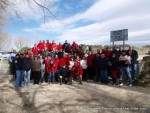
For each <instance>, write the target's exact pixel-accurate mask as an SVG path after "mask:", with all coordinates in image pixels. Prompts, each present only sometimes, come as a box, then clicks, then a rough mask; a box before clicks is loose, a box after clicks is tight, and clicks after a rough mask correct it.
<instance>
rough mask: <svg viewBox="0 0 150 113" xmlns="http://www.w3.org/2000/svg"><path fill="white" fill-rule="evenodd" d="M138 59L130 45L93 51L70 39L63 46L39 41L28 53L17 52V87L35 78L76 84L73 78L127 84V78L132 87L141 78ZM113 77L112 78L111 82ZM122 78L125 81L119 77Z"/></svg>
mask: <svg viewBox="0 0 150 113" xmlns="http://www.w3.org/2000/svg"><path fill="white" fill-rule="evenodd" d="M137 58H138V53H137V51H136V50H134V49H132V47H129V49H128V50H123V48H122V47H120V48H119V50H117V48H116V47H113V49H112V50H110V49H109V48H108V47H106V48H104V49H97V50H96V51H92V50H91V49H89V48H87V49H85V50H83V49H81V48H80V46H79V45H78V44H77V43H76V42H73V43H72V44H69V43H68V42H67V40H66V41H65V43H64V44H63V45H62V44H61V43H59V44H58V45H57V44H56V43H55V41H52V42H50V41H49V40H47V41H46V42H45V41H39V43H38V44H35V45H34V47H33V48H32V49H31V50H30V49H29V50H28V51H27V52H26V53H24V54H23V53H21V54H16V57H15V58H14V60H13V64H14V67H15V76H16V89H17V90H18V89H19V88H20V87H21V86H22V82H23V81H24V85H25V86H28V85H29V84H30V79H33V81H34V82H33V83H34V84H39V83H43V81H45V82H47V83H49V84H51V83H56V82H59V83H60V85H62V83H65V84H70V85H71V84H72V81H73V80H75V81H79V83H80V84H81V85H82V84H83V83H82V81H95V82H101V83H102V84H108V83H109V82H111V83H112V84H120V85H124V84H125V83H126V80H129V81H128V85H129V86H132V81H133V80H134V79H136V77H137ZM109 78H112V81H110V79H109ZM120 79H121V83H120V82H118V80H120Z"/></svg>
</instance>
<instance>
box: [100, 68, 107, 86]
mask: <svg viewBox="0 0 150 113" xmlns="http://www.w3.org/2000/svg"><path fill="white" fill-rule="evenodd" d="M101 82H102V83H105V84H107V83H108V70H107V69H102V70H101Z"/></svg>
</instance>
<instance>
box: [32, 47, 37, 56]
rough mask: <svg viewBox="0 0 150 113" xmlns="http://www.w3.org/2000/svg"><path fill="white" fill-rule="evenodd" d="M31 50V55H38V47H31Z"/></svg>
mask: <svg viewBox="0 0 150 113" xmlns="http://www.w3.org/2000/svg"><path fill="white" fill-rule="evenodd" d="M32 52H33V55H38V48H37V47H33V48H32Z"/></svg>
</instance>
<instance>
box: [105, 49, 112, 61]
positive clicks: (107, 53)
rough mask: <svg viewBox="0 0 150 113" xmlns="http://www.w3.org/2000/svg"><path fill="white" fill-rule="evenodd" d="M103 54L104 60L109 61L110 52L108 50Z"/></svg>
mask: <svg viewBox="0 0 150 113" xmlns="http://www.w3.org/2000/svg"><path fill="white" fill-rule="evenodd" d="M104 54H105V58H106V59H108V60H109V59H110V57H111V51H110V50H106V51H105V53H104Z"/></svg>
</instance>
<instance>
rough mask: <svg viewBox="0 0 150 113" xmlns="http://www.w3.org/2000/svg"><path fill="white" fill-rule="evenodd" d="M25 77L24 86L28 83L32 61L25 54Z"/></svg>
mask: <svg viewBox="0 0 150 113" xmlns="http://www.w3.org/2000/svg"><path fill="white" fill-rule="evenodd" d="M24 66H25V75H24V83H25V85H26V86H28V85H29V83H30V76H31V69H32V59H31V58H30V57H29V54H25V64H24Z"/></svg>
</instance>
